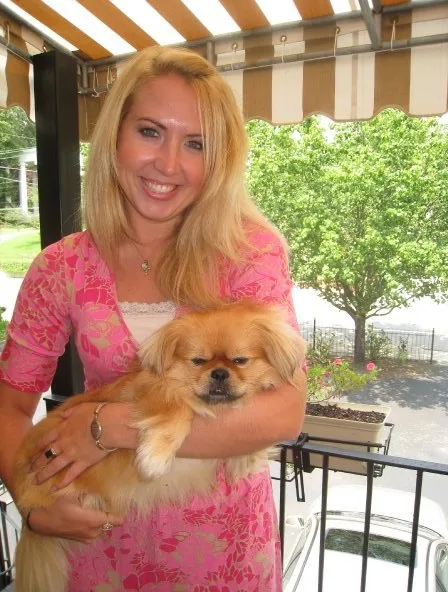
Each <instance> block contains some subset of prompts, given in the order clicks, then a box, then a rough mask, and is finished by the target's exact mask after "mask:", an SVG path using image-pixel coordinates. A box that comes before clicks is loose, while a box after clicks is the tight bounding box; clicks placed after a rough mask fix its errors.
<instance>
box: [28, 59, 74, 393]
mask: <svg viewBox="0 0 448 592" xmlns="http://www.w3.org/2000/svg"><path fill="white" fill-rule="evenodd" d="M33 67H34V97H35V108H36V148H37V172H38V187H39V216H40V232H41V245H42V248H44V247H46V246H48V245H49V244H51V243H53V242H56V241H58V240H59V239H60V238H62V237H63V236H66V235H67V234H70V233H72V232H75V231H77V230H81V220H80V204H81V181H80V166H79V131H78V89H77V61H76V59H75V58H74V57H72V56H70V55H67V54H64V53H61V52H58V51H51V52H48V53H41V54H37V55H35V56H33ZM52 390H53V392H56V393H58V394H60V395H64V396H69V395H72V394H73V393H77V392H82V390H83V372H82V367H81V363H80V361H79V358H78V355H77V352H76V348H75V346H74V343H73V342H72V341H70V342H69V343H68V344H67V347H66V351H65V353H64V355H63V356H62V358H61V359H60V361H59V364H58V368H57V371H56V374H55V377H54V381H53V384H52Z"/></svg>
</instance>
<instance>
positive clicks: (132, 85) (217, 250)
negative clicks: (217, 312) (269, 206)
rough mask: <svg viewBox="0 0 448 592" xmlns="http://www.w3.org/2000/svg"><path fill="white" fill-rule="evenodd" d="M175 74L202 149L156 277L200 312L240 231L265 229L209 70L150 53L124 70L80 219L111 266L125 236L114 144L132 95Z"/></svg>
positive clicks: (233, 108)
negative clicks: (193, 107)
mask: <svg viewBox="0 0 448 592" xmlns="http://www.w3.org/2000/svg"><path fill="white" fill-rule="evenodd" d="M164 74H177V75H179V76H181V77H182V78H184V80H186V81H187V82H188V83H189V84H190V85H191V87H192V88H193V89H194V91H195V93H196V95H197V98H198V106H199V113H200V119H201V127H202V130H203V133H204V136H205V138H206V142H205V147H204V164H205V174H204V178H205V180H204V184H203V187H202V189H201V192H200V195H198V196H197V198H196V199H195V201H194V202H193V204H192V205H191V206H190V207H189V208H188V209H187V210H186V211H185V212H184V214H183V217H182V221H181V223H180V224H179V226H178V228H177V229H176V234H175V236H172V237H171V239H170V244H169V246H168V248H167V249H166V251H165V254H164V256H163V259H162V261H161V263H160V265H159V267H158V269H157V270H156V274H157V275H156V279H157V282H158V285H159V287H160V289H161V291H162V293H163V294H164V297H167V298H169V299H172V300H173V301H174V302H176V303H178V304H184V303H186V304H193V305H199V306H207V305H209V304H213V303H216V301H217V300H219V296H218V294H217V280H218V277H217V276H218V272H219V263H220V262H221V261H222V260H223V258H224V259H230V260H231V261H238V260H239V257H240V249H241V246H242V245H244V244H245V241H246V231H247V228H248V226H252V225H254V226H259V227H260V226H261V227H264V228H270V229H272V227H271V225H270V224H269V222H268V221H267V220H266V219H265V218H264V217H263V216H262V215H261V213H260V212H259V211H258V209H257V208H256V206H255V205H254V203H253V202H252V201H251V200H250V199H249V197H248V195H247V192H246V189H245V181H244V177H245V167H246V157H247V134H246V130H245V127H244V121H243V118H242V116H241V114H240V110H239V108H238V106H237V104H236V101H235V98H234V96H233V93H232V91H231V89H230V87H229V86H228V85H227V83H226V82H225V81H224V80H223V78H222V77H221V76H220V74H219V73H218V72H217V71H216V69H215V68H214V67H213V66H212V65H211V64H210V63H209V62H208V61H207V60H205V59H204V58H202V57H201V56H200V55H198V54H197V53H194V52H193V51H190V50H181V49H173V48H166V47H150V48H147V49H145V50H143V51H141V52H138V53H137V54H136V55H135V56H134V57H133V58H132V59H131V60H130V61H129V62H128V64H127V65H126V67H125V68H124V70H123V72H122V73H121V74H120V76H119V77H118V79H117V80H116V82H115V83H114V85H113V88H112V90H111V92H110V94H109V96H108V98H107V100H106V102H105V104H104V106H103V108H102V110H101V113H100V117H99V119H98V122H97V124H96V127H95V131H94V133H93V137H92V143H91V148H90V155H89V166H88V172H87V176H86V182H85V186H84V188H85V206H84V216H85V217H84V220H85V222H86V227H87V229H88V230H89V231H90V233H91V234H92V236H93V238H94V240H95V242H96V244H97V246H98V248H99V250H100V252H101V254H102V255H103V257H104V258H105V259H106V261H108V262H111V261H113V260H114V256H115V254H116V252H117V247H118V245H119V244H120V243H121V242H122V241H123V240H125V238H126V236H128V237H129V236H130V237H132V236H133V230H132V228H130V225H129V221H128V218H127V214H126V207H125V203H124V198H123V196H122V193H121V189H120V186H119V183H118V174H117V138H118V133H119V130H120V126H121V123H122V121H123V119H124V117H125V116H126V114H127V113H128V111H129V109H130V107H131V104H132V100H133V98H134V96H135V94H136V93H137V92H138V90H139V89H140V88H141V87H142V86H143V85H144V84H146V83H147V82H149V81H150V80H152V79H154V77H156V76H160V75H164Z"/></svg>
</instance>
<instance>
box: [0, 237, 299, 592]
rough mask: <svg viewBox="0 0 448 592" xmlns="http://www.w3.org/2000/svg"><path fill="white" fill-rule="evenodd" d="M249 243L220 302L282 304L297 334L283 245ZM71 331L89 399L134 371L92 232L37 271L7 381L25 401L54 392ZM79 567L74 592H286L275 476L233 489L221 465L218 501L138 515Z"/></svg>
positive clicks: (31, 274)
mask: <svg viewBox="0 0 448 592" xmlns="http://www.w3.org/2000/svg"><path fill="white" fill-rule="evenodd" d="M248 238H249V243H250V244H251V245H252V246H253V248H251V249H246V252H245V253H244V255H245V263H244V264H242V265H235V264H232V263H230V262H227V263H225V264H223V265H222V268H221V273H220V278H219V281H220V292H221V296H222V297H223V298H224V299H226V300H231V301H233V300H240V299H245V298H250V299H256V300H257V301H261V302H267V303H275V304H278V305H279V306H281V307H282V308H284V310H285V311H286V312H287V314H288V315H289V320H290V323H291V324H292V325H293V326H297V322H296V319H295V315H294V309H293V304H292V300H291V287H292V282H291V280H290V278H289V273H288V262H287V256H286V253H285V252H284V249H283V245H282V243H281V241H280V239H279V238H278V237H277V236H276V235H274V234H273V233H271V232H269V231H267V230H252V231H250V233H249V235H248ZM181 312H183V311H180V310H178V311H177V314H181ZM72 331H73V332H74V336H75V341H76V345H77V348H78V351H79V354H80V357H81V361H82V363H83V366H84V373H85V378H86V382H85V386H86V389H92V388H95V387H97V386H100V385H102V384H106V383H108V382H111V381H112V380H114V379H115V378H117V377H118V376H119V375H120V374H122V373H124V372H126V370H127V368H128V367H129V364H130V363H131V361H132V360H133V359H134V357H135V355H136V347H137V343H136V341H135V340H134V338H133V337H132V335H131V334H130V332H129V329H128V328H127V326H126V324H125V322H124V320H123V317H122V315H121V312H120V310H119V306H118V303H117V296H116V290H115V284H114V280H113V276H112V274H111V272H110V270H109V268H108V267H107V265H106V264H105V262H104V261H103V260H102V259H101V257H100V255H99V252H98V250H97V248H96V246H95V244H94V242H93V240H92V238H91V237H90V235H89V233H87V232H82V233H76V234H73V235H70V236H68V237H65V238H63V239H62V240H61V241H59V242H58V243H55V244H54V245H51V246H49V247H47V248H46V249H45V250H44V251H42V253H40V254H39V255H38V257H37V258H36V260H35V261H34V263H33V264H32V266H31V267H30V269H29V271H28V273H27V275H26V277H25V279H24V282H23V284H22V289H21V290H20V293H19V296H18V299H17V303H16V308H15V311H14V315H13V318H12V320H11V323H10V324H9V326H8V338H7V341H6V344H5V347H4V350H3V353H2V357H1V361H0V379H1V380H3V381H4V382H6V383H8V384H10V385H11V386H13V387H14V388H16V389H18V390H22V391H24V392H34V393H36V392H43V391H46V390H47V389H48V387H49V385H50V383H51V380H52V377H53V374H54V371H55V368H56V364H57V359H58V357H59V356H60V355H61V354H62V353H63V351H64V348H65V344H66V342H67V340H68V338H69V335H70V334H71V332H72ZM71 564H72V571H71V575H70V588H69V592H125V591H143V592H280V590H281V571H282V570H281V559H280V541H279V537H278V529H277V518H276V511H275V505H274V501H273V497H272V487H271V480H270V475H269V472H268V471H267V470H266V471H262V472H260V473H257V474H255V475H250V476H248V477H246V478H244V479H240V480H239V481H238V482H237V483H235V484H230V483H228V482H227V481H226V479H225V472H224V465H223V464H222V463H221V465H220V469H219V471H218V475H217V487H216V488H215V489H214V491H213V492H212V494H211V495H210V496H207V497H198V496H195V497H194V498H192V499H191V500H187V501H185V503H183V504H180V503H179V504H173V505H161V506H158V507H157V508H154V509H153V510H152V511H151V512H150V513H149V514H148V515H147V516H144V517H142V516H136V515H135V514H134V513H133V512H131V513H130V514H129V515H128V516H127V517H126V520H125V523H124V524H123V526H121V527H115V528H114V529H113V530H112V531H109V532H107V533H104V535H103V536H102V537H99V538H98V539H97V541H96V542H95V543H93V544H91V545H88V546H85V547H83V546H80V547H79V550H76V552H75V551H74V552H73V553H72V556H71Z"/></svg>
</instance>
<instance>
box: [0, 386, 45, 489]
mask: <svg viewBox="0 0 448 592" xmlns="http://www.w3.org/2000/svg"><path fill="white" fill-rule="evenodd" d="M40 396H41V395H40V394H33V393H24V392H21V391H19V390H16V389H15V388H13V387H11V386H9V385H7V384H6V383H4V382H0V417H1V418H2V429H1V430H0V475H1V478H2V480H3V481H4V483H5V485H6V487H7V489H8V490H9V491H10V492H11V494H12V495H14V486H13V470H12V469H13V461H14V456H15V454H16V453H17V450H18V448H19V446H20V443H21V441H22V439H23V437H24V436H25V434H26V432H27V431H28V430H29V429H30V427H31V426H32V424H33V422H32V420H33V415H34V412H35V411H36V407H37V404H38V403H39V400H40Z"/></svg>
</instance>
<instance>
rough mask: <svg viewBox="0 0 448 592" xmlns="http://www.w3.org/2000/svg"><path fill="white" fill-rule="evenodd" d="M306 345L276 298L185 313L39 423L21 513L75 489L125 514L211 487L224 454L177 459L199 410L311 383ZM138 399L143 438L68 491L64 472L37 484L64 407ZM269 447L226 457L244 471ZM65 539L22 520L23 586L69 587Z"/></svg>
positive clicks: (23, 467)
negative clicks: (42, 456) (271, 302)
mask: <svg viewBox="0 0 448 592" xmlns="http://www.w3.org/2000/svg"><path fill="white" fill-rule="evenodd" d="M304 357H305V345H304V341H303V340H302V338H301V337H299V336H298V335H297V333H296V332H295V331H294V330H293V329H291V328H290V326H289V325H288V324H287V323H286V321H285V320H283V317H282V315H281V314H280V313H279V311H278V310H277V309H275V308H274V307H272V306H267V305H259V304H253V303H247V302H246V303H236V304H231V305H226V306H223V307H222V308H218V309H216V310H213V311H202V312H194V313H191V314H188V315H185V316H183V317H180V318H177V319H175V320H173V321H171V322H170V323H168V324H167V325H165V326H164V327H162V329H160V330H159V331H157V332H156V333H155V334H154V335H153V336H152V337H150V338H149V339H148V340H147V341H146V342H144V343H143V344H142V346H141V347H140V349H139V359H140V367H141V369H139V370H138V371H135V372H133V373H130V374H127V375H125V376H123V377H121V378H120V379H118V380H117V381H116V382H114V383H113V384H110V385H108V386H104V387H101V388H98V389H96V390H94V391H92V392H89V393H86V394H82V395H77V396H75V397H71V398H70V399H69V400H68V401H66V402H65V403H64V404H63V405H62V407H60V408H59V409H58V410H56V411H53V412H52V413H50V414H49V415H48V416H47V417H46V418H45V419H43V420H42V421H41V422H39V423H38V424H37V425H35V426H34V427H33V428H32V429H31V430H30V431H29V433H28V434H27V436H26V438H25V440H24V442H23V443H22V445H21V447H20V449H19V452H18V455H17V457H16V461H15V469H14V478H15V485H16V491H17V494H18V495H17V503H18V506H19V508H20V510H21V511H22V514H23V515H26V514H27V511H28V510H29V509H30V508H32V507H35V506H44V507H48V506H51V505H52V503H53V502H54V501H55V499H56V498H57V496H61V495H63V496H70V497H71V498H73V499H76V500H78V501H79V503H81V504H82V505H84V506H88V507H93V508H100V509H103V510H105V511H108V512H112V513H115V514H125V513H126V512H127V511H128V510H129V509H130V508H131V507H134V508H136V509H137V510H138V511H140V512H143V511H147V510H148V509H149V508H151V506H152V505H153V504H158V503H164V502H174V501H177V500H183V501H185V500H186V499H188V496H190V495H192V494H206V493H207V492H209V491H210V489H211V488H212V487H213V484H214V480H215V474H216V465H217V462H218V461H217V460H209V459H207V460H205V459H181V458H175V455H176V452H177V450H178V449H179V448H180V446H181V445H182V442H183V441H184V439H185V437H186V436H187V435H188V434H189V432H190V429H191V423H192V420H193V418H194V416H195V414H198V415H203V416H214V408H216V405H228V404H235V403H236V402H242V403H243V404H244V401H245V400H246V399H247V398H248V397H250V396H252V395H254V394H255V393H257V392H260V391H263V390H264V391H265V390H269V389H275V388H276V387H277V386H279V385H280V384H281V383H282V382H288V383H291V384H296V385H299V384H300V385H303V375H302V373H301V368H302V367H303V364H304ZM89 401H90V402H92V401H94V402H96V401H98V402H100V401H131V402H133V403H134V404H135V414H136V416H135V423H134V426H135V427H136V428H137V430H138V438H139V445H138V447H137V450H136V451H131V450H124V449H119V450H117V451H115V452H112V453H110V454H108V455H107V456H106V457H105V458H104V459H103V460H102V461H100V462H99V463H97V464H95V465H93V466H91V467H90V468H88V469H87V470H85V471H84V472H83V473H82V474H81V475H80V476H79V477H77V478H76V479H75V480H74V481H73V482H72V483H71V484H70V485H68V486H67V487H65V488H63V489H62V490H60V491H51V490H50V488H51V487H52V486H53V485H55V484H57V483H58V480H59V479H60V478H61V476H62V474H63V473H64V471H62V472H61V473H62V474H57V475H55V476H54V477H52V478H51V479H49V480H47V481H45V482H44V483H42V484H40V485H36V484H35V483H34V474H33V473H32V472H31V463H32V460H33V457H34V456H35V454H36V444H37V442H38V441H39V440H40V439H41V438H42V437H43V436H44V434H46V433H47V432H48V431H49V430H51V429H53V428H55V427H56V426H58V425H59V424H60V423H61V421H62V420H61V418H60V417H59V415H58V411H59V410H60V409H64V408H65V409H68V408H70V407H73V406H74V405H77V404H79V403H81V402H89ZM266 459H267V454H266V451H260V452H259V453H255V454H250V455H246V456H241V457H234V458H230V459H227V461H226V465H225V466H226V471H227V476H228V478H229V479H231V480H236V479H238V478H240V477H242V476H244V475H247V474H249V473H251V472H255V471H257V470H259V469H260V466H261V465H263V464H265V463H266ZM76 544H77V543H73V542H72V541H69V540H67V539H62V538H56V537H49V536H42V535H39V534H38V533H36V532H33V531H31V530H30V529H28V528H27V527H26V525H25V526H24V529H23V532H22V536H21V539H20V541H19V545H18V549H17V554H16V590H17V592H63V591H64V590H66V586H67V575H68V562H67V553H68V551H69V550H70V548H72V547H73V545H76Z"/></svg>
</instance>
